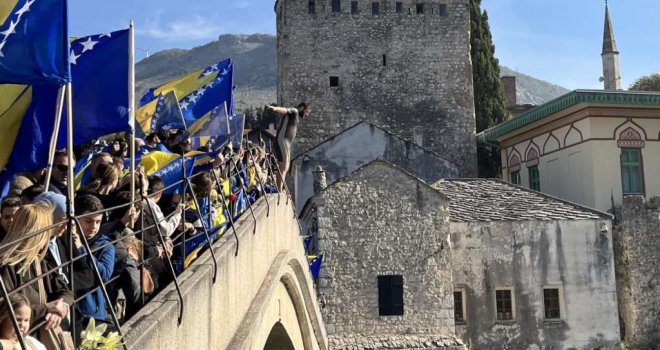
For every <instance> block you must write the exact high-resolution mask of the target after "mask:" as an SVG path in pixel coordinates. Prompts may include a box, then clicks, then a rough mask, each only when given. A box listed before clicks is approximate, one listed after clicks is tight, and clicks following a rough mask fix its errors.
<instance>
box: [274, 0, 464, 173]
mask: <svg viewBox="0 0 660 350" xmlns="http://www.w3.org/2000/svg"><path fill="white" fill-rule="evenodd" d="M331 2H332V0H315V1H314V3H315V5H314V6H315V9H316V14H311V15H310V14H309V13H308V4H309V1H308V0H305V1H302V0H278V1H277V3H276V9H275V10H276V12H277V45H278V46H277V59H278V88H277V90H278V91H277V92H278V100H279V102H280V103H281V104H284V105H287V106H290V105H296V104H297V103H299V102H300V101H306V102H308V103H310V104H311V106H312V109H313V112H312V114H311V115H310V117H309V118H306V119H305V120H304V121H302V122H301V126H300V128H299V131H298V138H297V140H296V143H295V145H294V153H296V154H298V153H300V152H304V151H305V150H307V149H309V148H311V147H313V146H314V145H316V144H318V143H319V142H321V141H323V140H325V139H327V138H328V137H331V136H333V135H335V134H337V133H339V132H340V131H342V130H344V129H346V128H348V127H350V126H352V125H354V124H356V123H357V122H359V121H369V122H372V123H374V124H376V125H378V126H380V127H383V128H385V129H386V130H388V131H390V132H392V133H395V134H397V135H400V136H402V137H404V138H406V139H409V140H415V142H417V143H419V144H421V145H422V146H423V147H425V148H427V149H430V150H432V151H435V152H437V153H438V154H440V155H442V156H443V157H446V158H447V159H449V160H451V161H453V162H455V163H456V164H458V165H459V167H460V168H461V170H462V173H461V176H476V143H475V136H474V135H475V120H474V113H475V112H474V93H473V86H472V63H471V60H470V33H469V32H470V14H469V8H468V0H428V1H425V2H424V14H418V13H416V11H417V7H416V2H413V1H411V0H402V1H401V2H402V13H396V1H390V0H383V1H379V2H375V3H377V4H379V11H380V14H379V15H377V16H374V15H372V3H374V2H372V1H367V0H358V1H357V5H358V13H357V14H352V13H351V1H348V0H340V3H341V12H340V13H333V12H332V11H331ZM441 6H446V7H441ZM441 8H445V9H446V11H444V12H443V13H444V14H443V15H441V14H439V12H441ZM330 77H338V79H339V84H338V86H336V87H331V86H330Z"/></svg>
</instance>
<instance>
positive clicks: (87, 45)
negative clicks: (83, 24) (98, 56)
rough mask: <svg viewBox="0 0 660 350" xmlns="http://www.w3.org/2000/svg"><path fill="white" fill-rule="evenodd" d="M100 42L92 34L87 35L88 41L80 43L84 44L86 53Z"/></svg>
mask: <svg viewBox="0 0 660 350" xmlns="http://www.w3.org/2000/svg"><path fill="white" fill-rule="evenodd" d="M98 43H99V42H98V41H94V40H92V37H91V36H90V37H87V41H84V42H82V43H80V45H82V46H83V50H82V52H83V53H85V52H87V51H91V50H94V45H96V44H98Z"/></svg>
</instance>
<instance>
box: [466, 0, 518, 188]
mask: <svg viewBox="0 0 660 350" xmlns="http://www.w3.org/2000/svg"><path fill="white" fill-rule="evenodd" d="M470 28H471V36H470V44H471V52H470V55H471V57H472V76H473V81H474V107H475V112H476V124H477V132H481V131H483V130H486V129H488V128H490V127H493V126H495V125H497V124H499V123H502V122H503V121H505V120H507V119H508V118H509V115H508V112H507V111H506V102H505V101H506V100H505V98H504V91H503V90H502V84H501V82H500V67H499V62H498V60H497V58H495V46H494V45H493V40H492V36H491V34H490V26H489V25H488V14H487V13H486V12H485V11H484V12H482V11H481V0H470ZM477 156H478V159H479V176H480V177H497V176H499V173H500V171H501V168H502V165H501V164H500V163H501V161H500V155H499V151H498V150H497V149H493V147H491V146H487V145H480V146H479V147H478V148H477Z"/></svg>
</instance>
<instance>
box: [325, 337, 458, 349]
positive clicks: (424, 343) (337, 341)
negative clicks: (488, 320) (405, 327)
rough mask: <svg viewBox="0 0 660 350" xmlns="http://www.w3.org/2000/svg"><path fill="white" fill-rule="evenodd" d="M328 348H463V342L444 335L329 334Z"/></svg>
mask: <svg viewBox="0 0 660 350" xmlns="http://www.w3.org/2000/svg"><path fill="white" fill-rule="evenodd" d="M328 345H329V346H328V348H329V349H333V350H362V349H373V350H377V349H415V350H417V349H446V350H459V349H465V346H464V345H463V342H462V341H461V340H460V339H457V338H456V337H454V336H446V335H444V336H443V335H412V334H406V335H359V334H350V335H342V336H337V335H335V336H329V337H328Z"/></svg>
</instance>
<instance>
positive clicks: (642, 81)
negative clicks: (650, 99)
mask: <svg viewBox="0 0 660 350" xmlns="http://www.w3.org/2000/svg"><path fill="white" fill-rule="evenodd" d="M630 90H633V91H660V74H659V73H655V74H651V75H645V76H643V77H640V78H639V79H637V80H636V81H635V83H634V84H632V85H630Z"/></svg>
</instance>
